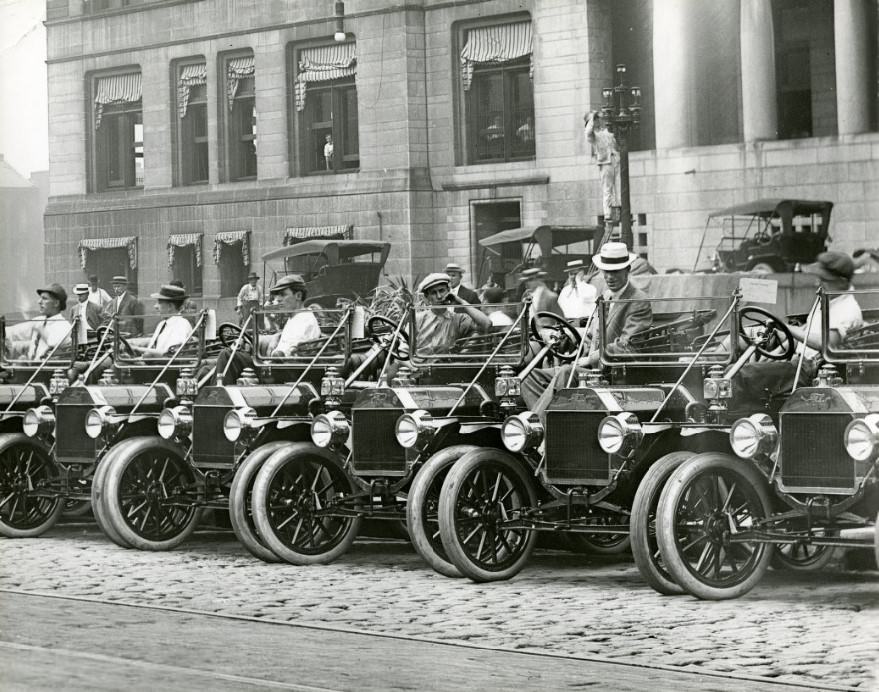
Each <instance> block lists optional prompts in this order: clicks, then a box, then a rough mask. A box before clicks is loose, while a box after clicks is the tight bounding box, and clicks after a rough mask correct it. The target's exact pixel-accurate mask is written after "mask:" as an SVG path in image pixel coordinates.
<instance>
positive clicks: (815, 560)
mask: <svg viewBox="0 0 879 692" xmlns="http://www.w3.org/2000/svg"><path fill="white" fill-rule="evenodd" d="M836 554H837V551H836V548H834V547H833V546H831V545H811V544H809V543H785V544H782V545H776V546H775V550H774V551H773V553H772V560H771V561H770V563H769V564H770V565H772V568H773V569H777V570H785V571H788V572H815V571H817V570H819V569H823V568H824V567H826V566H827V565H829V564H830V563H831V562H832V561H833V559H834V558H835V557H836Z"/></svg>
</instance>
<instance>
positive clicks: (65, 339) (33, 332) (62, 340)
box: [6, 283, 71, 360]
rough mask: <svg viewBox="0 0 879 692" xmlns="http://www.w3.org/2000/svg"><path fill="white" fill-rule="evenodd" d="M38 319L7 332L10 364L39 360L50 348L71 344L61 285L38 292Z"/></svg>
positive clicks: (13, 327)
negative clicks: (12, 362) (19, 361)
mask: <svg viewBox="0 0 879 692" xmlns="http://www.w3.org/2000/svg"><path fill="white" fill-rule="evenodd" d="M37 295H39V297H40V300H39V305H40V315H42V317H37V318H35V319H33V320H29V321H27V322H22V323H21V324H16V325H13V326H12V327H10V328H9V329H7V330H6V353H7V354H8V358H9V359H10V360H42V359H43V358H45V357H46V356H47V355H48V354H49V353H50V352H51V351H52V349H53V348H55V347H56V346H58V345H59V344H61V345H69V344H70V339H71V336H70V333H71V329H70V323H69V322H68V321H67V320H66V319H64V315H63V314H62V313H63V312H64V310H66V309H67V291H65V290H64V288H63V287H62V286H61V284H57V283H53V284H49V285H48V286H47V287H46V288H39V289H37Z"/></svg>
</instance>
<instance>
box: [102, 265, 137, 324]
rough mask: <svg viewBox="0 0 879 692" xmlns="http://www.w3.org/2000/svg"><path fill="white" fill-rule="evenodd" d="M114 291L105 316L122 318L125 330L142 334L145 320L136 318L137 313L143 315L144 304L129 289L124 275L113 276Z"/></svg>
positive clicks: (108, 318)
mask: <svg viewBox="0 0 879 692" xmlns="http://www.w3.org/2000/svg"><path fill="white" fill-rule="evenodd" d="M112 284H113V292H114V293H115V294H116V295H114V296H113V298H112V299H111V300H110V302H109V303H107V306H106V308H104V318H105V319H106V320H107V321H109V320H110V319H112V318H113V317H114V316H118V317H119V318H120V325H121V327H120V328H121V329H122V330H123V331H127V332H130V333H131V334H132V335H134V336H140V335H141V333H142V332H143V320H142V319H134V318H133V316H135V315H143V305H141V304H140V301H139V300H138V299H137V297H136V296H134V295H132V294H131V293H130V292H129V291H128V279H127V278H126V277H124V276H114V277H113V281H112Z"/></svg>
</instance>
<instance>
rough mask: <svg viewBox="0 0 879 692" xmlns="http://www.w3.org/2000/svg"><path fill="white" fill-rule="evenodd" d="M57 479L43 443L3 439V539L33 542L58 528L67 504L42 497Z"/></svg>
mask: <svg viewBox="0 0 879 692" xmlns="http://www.w3.org/2000/svg"><path fill="white" fill-rule="evenodd" d="M56 476H57V471H56V468H55V463H54V462H53V461H52V458H51V457H50V456H49V452H48V450H47V449H46V448H45V447H44V446H43V445H41V444H40V443H39V442H36V441H34V440H32V439H31V438H30V437H28V436H27V435H22V434H20V433H8V434H5V435H0V535H2V536H6V537H7V538H33V537H34V536H39V535H40V534H43V533H45V532H46V531H48V530H49V529H50V528H52V527H53V526H54V525H55V522H57V521H58V517H59V516H61V511H62V510H63V508H64V503H63V502H62V500H61V498H59V497H50V496H47V495H41V494H40V493H41V492H43V493H45V492H46V488H45V486H47V485H48V484H49V483H50V482H51V480H52V479H54V478H55V477H56ZM41 489H42V490H41Z"/></svg>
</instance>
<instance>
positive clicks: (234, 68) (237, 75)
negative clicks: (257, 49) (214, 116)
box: [226, 55, 254, 110]
mask: <svg viewBox="0 0 879 692" xmlns="http://www.w3.org/2000/svg"><path fill="white" fill-rule="evenodd" d="M253 75H254V67H253V56H252V55H246V56H244V57H241V58H232V59H231V60H229V62H227V63H226V96H227V97H228V101H229V110H232V106H233V105H234V103H235V93H236V92H237V91H238V82H240V81H241V80H242V79H245V78H247V77H253Z"/></svg>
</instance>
